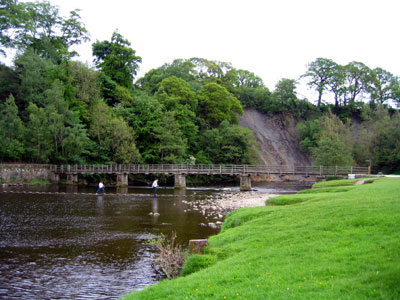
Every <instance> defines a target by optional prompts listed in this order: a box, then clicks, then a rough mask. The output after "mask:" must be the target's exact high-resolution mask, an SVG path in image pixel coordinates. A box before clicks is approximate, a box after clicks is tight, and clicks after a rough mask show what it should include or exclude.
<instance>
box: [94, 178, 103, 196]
mask: <svg viewBox="0 0 400 300" xmlns="http://www.w3.org/2000/svg"><path fill="white" fill-rule="evenodd" d="M100 191H102V192H103V195H104V183H103V181H100V182H99V188H98V189H97V192H96V195H97V194H98V193H99V192H100Z"/></svg>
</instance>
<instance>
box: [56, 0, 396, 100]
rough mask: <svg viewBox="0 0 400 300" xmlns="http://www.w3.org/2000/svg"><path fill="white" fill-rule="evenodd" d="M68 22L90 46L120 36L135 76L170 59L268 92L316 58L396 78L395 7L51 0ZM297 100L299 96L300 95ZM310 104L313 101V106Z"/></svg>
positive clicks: (352, 0) (277, 0)
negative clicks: (76, 17)
mask: <svg viewBox="0 0 400 300" xmlns="http://www.w3.org/2000/svg"><path fill="white" fill-rule="evenodd" d="M50 3H52V4H53V5H56V6H58V7H59V8H60V14H61V15H62V16H67V15H68V13H69V11H70V10H73V9H81V12H80V14H81V17H82V21H83V23H84V24H85V25H86V28H87V29H88V31H89V32H90V35H91V38H92V41H91V42H90V43H86V44H84V45H82V46H81V47H79V49H78V51H79V52H80V54H81V56H80V58H79V60H81V61H83V62H85V61H88V62H91V61H92V58H91V43H93V42H95V41H96V40H99V41H103V40H110V38H111V35H112V32H113V31H114V30H115V29H118V31H119V33H120V34H122V35H123V36H124V37H125V38H126V39H128V40H129V41H130V42H131V43H132V48H133V49H135V50H136V54H137V55H139V56H141V57H142V64H141V66H140V73H139V75H140V76H142V75H144V73H145V72H147V71H149V70H150V69H152V68H157V67H159V66H161V65H163V64H164V63H171V62H172V61H173V60H174V59H175V58H191V57H201V58H205V59H209V60H218V61H225V62H230V63H231V64H232V66H233V67H235V68H238V69H245V70H248V71H250V72H253V73H255V74H256V75H258V76H260V77H261V78H262V79H263V81H264V83H265V85H266V86H267V87H268V88H270V89H271V90H273V89H274V86H275V84H276V83H277V82H278V81H279V80H280V79H282V78H290V79H297V78H298V77H299V76H300V75H302V74H303V73H304V72H305V71H306V65H307V64H308V63H310V62H312V61H314V60H315V59H316V58H318V57H324V58H330V59H332V60H334V61H335V62H337V63H339V64H347V63H348V62H351V61H360V62H363V63H365V64H366V65H367V66H369V67H370V68H375V67H382V68H384V69H386V70H387V71H389V72H391V73H393V74H395V75H400V60H399V54H400V49H399V48H400V36H399V32H400V26H399V24H400V23H399V12H400V1H399V0H379V1H378V0H376V1H371V0H334V1H332V0H301V1H300V0H274V1H269V0H264V1H263V0H201V1H197V0H140V1H139V0H129V1H123V0H112V1H110V0H107V1H105V0H50ZM299 92H300V94H301V93H302V92H304V91H299ZM310 100H312V99H310Z"/></svg>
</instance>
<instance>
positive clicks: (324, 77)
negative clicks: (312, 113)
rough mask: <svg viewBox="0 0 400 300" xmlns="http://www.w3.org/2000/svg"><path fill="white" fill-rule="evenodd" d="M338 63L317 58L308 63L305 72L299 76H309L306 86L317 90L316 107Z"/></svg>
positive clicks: (318, 105) (319, 104)
mask: <svg viewBox="0 0 400 300" xmlns="http://www.w3.org/2000/svg"><path fill="white" fill-rule="evenodd" d="M337 67H338V65H337V64H336V63H335V62H334V61H333V60H331V59H327V58H317V59H316V60H315V61H313V62H312V63H310V64H309V65H308V70H307V72H306V73H305V74H304V75H302V76H301V77H303V78H305V77H307V78H309V82H308V83H307V84H308V86H310V87H311V88H315V89H316V91H317V92H318V100H317V107H320V106H321V102H322V95H323V93H324V91H325V90H326V89H327V86H328V83H329V81H332V77H333V76H334V74H335V70H336V69H337Z"/></svg>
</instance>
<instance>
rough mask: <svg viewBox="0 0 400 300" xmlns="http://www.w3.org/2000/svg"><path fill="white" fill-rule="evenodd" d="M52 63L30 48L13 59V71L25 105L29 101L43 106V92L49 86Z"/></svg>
mask: <svg viewBox="0 0 400 300" xmlns="http://www.w3.org/2000/svg"><path fill="white" fill-rule="evenodd" d="M53 66H54V64H53V63H52V62H51V61H50V60H49V59H45V58H42V57H40V56H38V55H37V54H35V53H34V51H33V50H32V49H27V50H26V51H25V52H23V53H21V54H20V55H18V56H17V57H16V59H15V72H16V73H17V74H18V77H19V80H20V88H19V90H20V97H21V99H22V100H23V101H24V106H25V107H27V106H28V104H29V103H30V102H32V103H34V104H36V105H38V106H42V107H43V106H44V101H45V100H44V99H45V95H44V92H45V91H46V90H47V89H48V88H50V85H51V80H50V79H49V73H50V72H49V70H50V68H51V67H53Z"/></svg>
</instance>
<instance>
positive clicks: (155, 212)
mask: <svg viewBox="0 0 400 300" xmlns="http://www.w3.org/2000/svg"><path fill="white" fill-rule="evenodd" d="M152 214H153V224H157V221H158V217H159V216H160V213H159V212H158V198H157V197H153V210H152Z"/></svg>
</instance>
